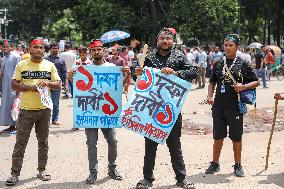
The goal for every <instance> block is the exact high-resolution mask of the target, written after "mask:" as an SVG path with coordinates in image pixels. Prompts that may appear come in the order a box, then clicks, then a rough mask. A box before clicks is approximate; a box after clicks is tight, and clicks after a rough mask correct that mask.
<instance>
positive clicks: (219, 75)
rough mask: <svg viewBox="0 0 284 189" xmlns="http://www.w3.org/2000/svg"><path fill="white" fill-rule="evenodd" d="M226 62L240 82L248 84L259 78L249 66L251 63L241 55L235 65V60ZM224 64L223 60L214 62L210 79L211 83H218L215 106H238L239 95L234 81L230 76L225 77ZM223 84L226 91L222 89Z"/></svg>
mask: <svg viewBox="0 0 284 189" xmlns="http://www.w3.org/2000/svg"><path fill="white" fill-rule="evenodd" d="M226 63H227V66H228V68H230V70H231V74H232V76H233V77H234V79H235V80H236V81H237V82H238V83H243V84H246V83H250V82H252V81H257V80H258V79H257V78H256V76H255V74H254V72H253V70H252V68H251V67H250V66H249V63H248V62H247V61H245V60H243V59H241V58H240V57H238V58H237V59H236V62H235V63H234V65H232V63H233V60H231V59H227V60H226ZM223 66H224V62H223V60H222V61H218V62H217V63H216V64H214V66H213V72H212V75H211V77H210V80H209V81H210V83H213V84H215V83H216V84H217V87H216V91H215V100H214V101H215V102H214V106H218V107H222V108H238V95H237V93H236V92H235V91H234V88H233V87H232V86H231V85H232V84H233V81H232V80H231V79H230V78H226V77H224V75H223ZM222 86H224V88H225V91H224V90H221V89H222ZM222 91H223V92H222Z"/></svg>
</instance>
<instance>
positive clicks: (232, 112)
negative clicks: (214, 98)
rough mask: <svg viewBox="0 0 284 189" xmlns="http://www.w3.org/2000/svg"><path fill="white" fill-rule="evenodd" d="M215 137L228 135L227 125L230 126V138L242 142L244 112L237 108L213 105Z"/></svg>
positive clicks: (222, 137)
mask: <svg viewBox="0 0 284 189" xmlns="http://www.w3.org/2000/svg"><path fill="white" fill-rule="evenodd" d="M212 117H213V138H214V139H215V140H219V139H224V138H226V137H227V126H229V138H230V139H231V140H232V141H235V142H240V141H241V140H242V135H243V114H241V113H240V112H239V110H238V109H237V108H235V109H234V108H229V109H225V108H220V107H216V106H213V107H212Z"/></svg>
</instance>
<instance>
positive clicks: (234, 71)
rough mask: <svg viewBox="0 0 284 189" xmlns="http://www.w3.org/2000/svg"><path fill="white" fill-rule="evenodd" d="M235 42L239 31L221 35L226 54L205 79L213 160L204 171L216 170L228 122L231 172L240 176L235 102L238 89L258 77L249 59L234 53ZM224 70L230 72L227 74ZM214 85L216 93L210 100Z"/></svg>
mask: <svg viewBox="0 0 284 189" xmlns="http://www.w3.org/2000/svg"><path fill="white" fill-rule="evenodd" d="M239 45H240V38H239V35H237V34H229V35H227V36H226V37H225V39H224V49H225V54H226V57H224V59H223V60H219V61H217V62H216V64H214V67H213V71H212V75H211V77H210V80H209V81H210V82H209V86H208V96H207V102H208V104H211V105H213V106H212V117H213V138H214V144H213V160H212V162H210V166H209V168H208V169H207V170H206V171H205V173H206V174H214V173H215V172H218V171H219V170H220V164H219V158H220V154H221V150H222V146H223V141H224V138H226V137H227V126H229V138H230V139H231V140H232V142H233V151H234V159H235V165H234V166H233V167H234V174H235V176H237V177H244V171H243V168H242V166H241V151H242V134H243V114H242V113H240V109H239V105H238V93H239V92H241V91H243V90H247V89H254V88H256V87H257V86H258V85H259V81H258V79H257V78H256V76H255V74H254V72H253V70H252V68H251V67H250V66H249V63H248V62H246V61H244V60H243V59H241V58H240V57H238V56H237V50H238V48H239ZM224 65H225V66H224ZM226 67H227V68H228V69H226ZM226 70H227V71H226ZM228 72H231V77H230V75H229V73H228ZM232 77H234V80H235V81H236V82H237V84H234V82H233V79H232ZM216 85H217V88H216V95H215V99H214V100H213V93H214V90H215V87H216Z"/></svg>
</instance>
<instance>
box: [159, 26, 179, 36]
mask: <svg viewBox="0 0 284 189" xmlns="http://www.w3.org/2000/svg"><path fill="white" fill-rule="evenodd" d="M162 33H166V34H168V35H171V36H172V37H174V36H175V35H176V34H177V32H176V30H175V29H174V28H163V29H161V31H160V32H159V33H158V35H157V38H158V37H159V36H160V35H161V34H162Z"/></svg>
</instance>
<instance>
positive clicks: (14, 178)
mask: <svg viewBox="0 0 284 189" xmlns="http://www.w3.org/2000/svg"><path fill="white" fill-rule="evenodd" d="M18 181H19V179H18V176H16V175H12V176H11V177H10V178H8V179H7V180H6V182H5V184H6V186H14V185H15V184H17V182H18Z"/></svg>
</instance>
